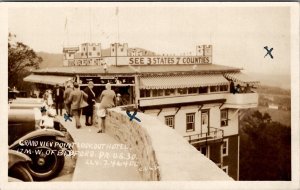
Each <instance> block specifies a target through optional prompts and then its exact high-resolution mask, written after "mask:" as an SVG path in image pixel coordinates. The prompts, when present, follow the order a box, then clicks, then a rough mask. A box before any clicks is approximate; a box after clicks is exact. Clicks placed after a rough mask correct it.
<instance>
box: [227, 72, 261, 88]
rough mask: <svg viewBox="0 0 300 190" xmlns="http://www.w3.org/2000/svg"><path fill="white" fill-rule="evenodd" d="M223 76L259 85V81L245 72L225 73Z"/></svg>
mask: <svg viewBox="0 0 300 190" xmlns="http://www.w3.org/2000/svg"><path fill="white" fill-rule="evenodd" d="M224 76H225V78H227V79H229V80H232V81H233V82H238V83H242V84H252V85H259V81H258V80H256V79H254V78H252V77H250V76H249V75H247V74H245V73H241V72H238V73H225V74H224Z"/></svg>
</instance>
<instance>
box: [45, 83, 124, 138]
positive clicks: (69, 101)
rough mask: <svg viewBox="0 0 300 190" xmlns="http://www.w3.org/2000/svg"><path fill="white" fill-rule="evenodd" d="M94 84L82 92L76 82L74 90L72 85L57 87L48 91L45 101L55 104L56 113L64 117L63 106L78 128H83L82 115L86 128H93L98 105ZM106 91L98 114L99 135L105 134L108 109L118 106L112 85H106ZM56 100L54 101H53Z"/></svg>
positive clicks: (103, 93)
mask: <svg viewBox="0 0 300 190" xmlns="http://www.w3.org/2000/svg"><path fill="white" fill-rule="evenodd" d="M93 87H94V83H93V82H92V81H89V82H88V86H87V87H86V88H85V89H84V90H80V87H79V84H78V83H76V82H74V83H73V88H72V87H71V85H67V87H66V89H65V90H63V88H62V87H60V86H59V85H56V86H55V88H54V89H53V92H52V91H51V90H47V91H46V92H45V94H44V100H45V102H47V105H48V106H50V107H52V105H53V104H54V102H55V108H56V113H57V115H58V111H60V115H62V108H63V105H64V107H65V110H66V114H67V115H68V116H71V117H74V118H75V125H76V128H78V129H79V128H81V127H82V125H81V122H80V118H81V115H85V126H91V125H92V123H93V111H94V108H93V106H94V104H95V103H96V95H95V93H94V91H93ZM105 87H106V90H104V91H102V93H101V95H100V98H99V99H100V107H99V112H98V113H97V114H98V115H99V117H101V125H100V128H99V130H98V131H97V132H98V133H102V132H105V116H106V110H107V109H108V108H112V107H115V106H116V105H118V103H117V102H118V101H117V100H118V98H117V96H116V94H115V92H114V91H113V90H111V85H110V83H107V84H106V86H105ZM52 96H53V98H54V101H53V99H52Z"/></svg>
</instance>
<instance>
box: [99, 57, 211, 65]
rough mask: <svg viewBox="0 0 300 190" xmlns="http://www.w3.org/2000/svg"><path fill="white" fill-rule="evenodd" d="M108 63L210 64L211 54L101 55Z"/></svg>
mask: <svg viewBox="0 0 300 190" xmlns="http://www.w3.org/2000/svg"><path fill="white" fill-rule="evenodd" d="M103 62H105V63H106V64H108V65H116V64H117V65H174V64H210V63H212V59H211V56H151V57H103Z"/></svg>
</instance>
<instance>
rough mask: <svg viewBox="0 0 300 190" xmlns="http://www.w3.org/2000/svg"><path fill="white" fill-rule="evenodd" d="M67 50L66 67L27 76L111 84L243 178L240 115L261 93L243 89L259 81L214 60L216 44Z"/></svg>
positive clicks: (100, 85) (127, 101)
mask: <svg viewBox="0 0 300 190" xmlns="http://www.w3.org/2000/svg"><path fill="white" fill-rule="evenodd" d="M63 53H64V60H63V66H62V67H59V68H57V67H56V68H47V69H40V70H36V71H34V72H33V74H32V75H30V76H28V77H26V78H25V79H24V80H25V81H29V82H34V83H39V84H47V85H55V84H57V83H58V84H65V83H66V82H68V81H77V82H79V83H80V85H81V87H82V88H83V87H84V86H87V83H88V81H90V80H92V81H93V82H94V84H95V87H94V89H95V90H94V91H95V93H96V95H98V96H99V95H100V94H101V91H102V90H104V87H105V84H106V83H107V82H109V83H111V84H112V88H113V90H115V91H116V93H119V94H121V96H122V97H123V98H124V102H125V104H134V105H135V106H136V107H137V108H138V109H139V110H140V111H142V112H144V113H145V114H149V115H152V116H156V117H157V118H158V119H159V120H161V121H162V122H164V123H165V124H166V125H167V126H169V127H171V128H173V129H174V130H176V131H177V132H178V133H179V134H181V135H182V137H183V138H185V139H186V140H187V141H188V142H189V143H190V144H191V145H193V146H194V147H195V148H196V149H197V150H199V151H200V152H201V153H202V154H204V155H206V156H207V157H208V158H209V159H211V160H212V161H214V162H215V163H216V164H217V165H218V166H219V167H220V168H222V169H223V170H224V171H225V172H226V173H228V175H229V176H231V177H232V178H233V179H235V180H238V179H239V144H240V140H239V116H240V115H241V114H242V111H243V110H244V109H248V108H253V107H256V106H257V104H258V94H257V93H256V92H254V91H249V90H248V91H246V90H244V91H243V88H245V87H246V86H247V84H249V85H250V86H251V87H253V86H256V85H258V81H256V80H252V79H251V78H250V77H249V76H248V75H246V74H244V73H242V72H241V69H240V68H235V67H228V66H223V65H216V64H213V63H212V46H211V45H208V46H207V45H200V46H197V47H196V53H195V56H155V55H153V54H152V55H147V53H145V52H144V53H143V52H142V53H137V52H135V51H133V50H132V49H129V48H128V45H127V44H111V46H110V54H109V55H103V53H102V52H101V44H82V45H81V46H80V47H70V48H64V49H63ZM233 84H234V85H235V86H236V85H237V84H239V85H240V92H239V93H232V87H233ZM182 156H184V155H182ZM187 164H188V163H187Z"/></svg>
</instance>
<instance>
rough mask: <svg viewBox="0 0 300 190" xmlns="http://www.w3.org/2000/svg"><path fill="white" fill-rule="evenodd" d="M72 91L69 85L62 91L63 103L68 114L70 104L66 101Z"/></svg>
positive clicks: (69, 112)
mask: <svg viewBox="0 0 300 190" xmlns="http://www.w3.org/2000/svg"><path fill="white" fill-rule="evenodd" d="M72 92H73V88H71V85H70V84H68V85H67V89H66V90H65V92H64V103H65V109H66V112H67V114H68V115H71V104H68V103H67V101H68V99H69V97H70V95H71V93H72Z"/></svg>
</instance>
